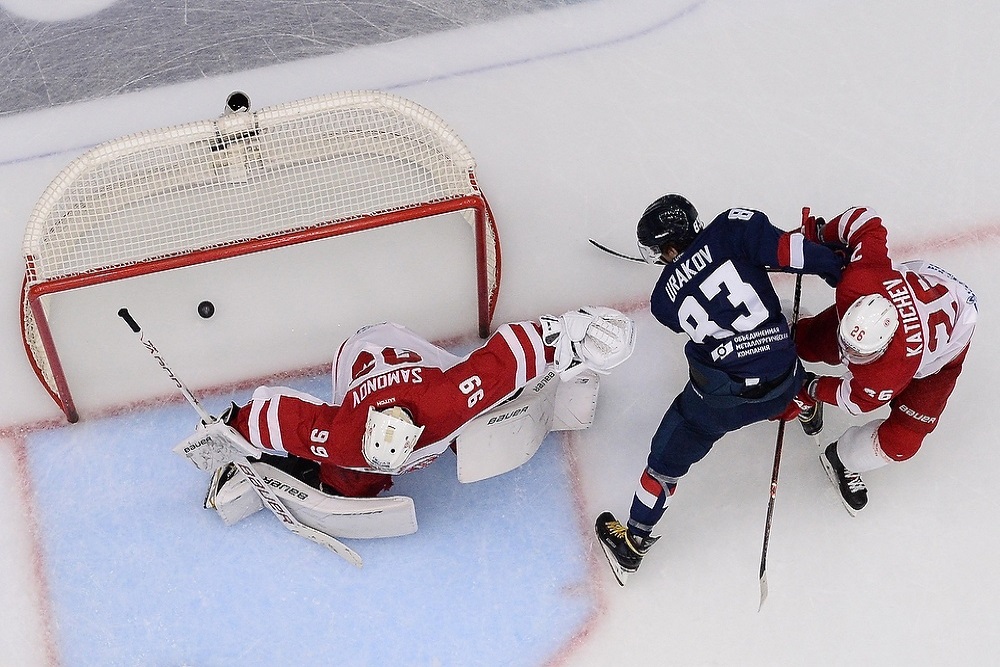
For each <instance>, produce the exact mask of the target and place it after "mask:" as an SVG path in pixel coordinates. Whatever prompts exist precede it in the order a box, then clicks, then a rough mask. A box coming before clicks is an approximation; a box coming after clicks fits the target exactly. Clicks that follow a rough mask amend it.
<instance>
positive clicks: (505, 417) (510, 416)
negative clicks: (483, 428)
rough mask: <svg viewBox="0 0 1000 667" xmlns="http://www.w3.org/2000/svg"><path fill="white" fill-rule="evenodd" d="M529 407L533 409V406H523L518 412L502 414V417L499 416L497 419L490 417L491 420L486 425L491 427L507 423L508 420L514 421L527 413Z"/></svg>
mask: <svg viewBox="0 0 1000 667" xmlns="http://www.w3.org/2000/svg"><path fill="white" fill-rule="evenodd" d="M529 407H531V406H530V405H525V406H522V407H520V408H518V409H517V410H514V411H512V412H508V413H506V414H502V415H497V416H496V417H490V420H489V421H488V422H486V425H487V426H489V425H491V424H499V423H500V422H502V421H507V420H508V419H513V418H514V417H517V416H518V415H522V414H524V413H525V412H527V411H528V408H529Z"/></svg>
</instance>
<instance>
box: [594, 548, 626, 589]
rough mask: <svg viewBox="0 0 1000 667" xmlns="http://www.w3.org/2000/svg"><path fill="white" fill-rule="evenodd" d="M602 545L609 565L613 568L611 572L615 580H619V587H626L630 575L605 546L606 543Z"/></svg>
mask: <svg viewBox="0 0 1000 667" xmlns="http://www.w3.org/2000/svg"><path fill="white" fill-rule="evenodd" d="M600 544H601V550H602V551H604V557H605V558H607V559H608V565H610V566H611V571H612V572H613V573H614V575H615V579H617V580H618V585H619V586H624V585H625V582H626V581H628V575H629V574H630V573H629V572H627V571H626V570H624V569H622V566H621V565H619V563H618V559H617V558H615V555H614V553H613V552H612V551H611V549H610V548H609V547H607V546H605V544H604V542H601V543H600Z"/></svg>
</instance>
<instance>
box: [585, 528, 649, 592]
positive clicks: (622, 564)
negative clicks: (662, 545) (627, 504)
mask: <svg viewBox="0 0 1000 667" xmlns="http://www.w3.org/2000/svg"><path fill="white" fill-rule="evenodd" d="M594 530H595V531H596V532H597V539H598V540H599V541H600V543H601V548H602V549H603V550H604V555H605V556H607V558H608V564H609V565H610V566H611V571H612V572H614V574H615V579H617V580H618V584H619V585H620V586H624V585H625V582H626V581H628V575H630V574H632V573H633V572H635V571H636V570H638V569H639V564H640V563H642V558H643V556H645V555H646V553H647V552H648V551H649V548H650V547H651V546H653V544H654V543H655V542H656V541H657V540H658V539H660V538H659V537H647V538H645V539H641V540H639V539H638V538H636V537H635V536H633V535H630V534H629V532H628V529H627V528H626V527H625V526H623V525H622V524H621V523H619V521H618V520H617V519H615V516H614V515H613V514H612V513H611V512H604V513H602V514H601V516H599V517H597V524H596V525H595V526H594ZM637 540H638V541H637Z"/></svg>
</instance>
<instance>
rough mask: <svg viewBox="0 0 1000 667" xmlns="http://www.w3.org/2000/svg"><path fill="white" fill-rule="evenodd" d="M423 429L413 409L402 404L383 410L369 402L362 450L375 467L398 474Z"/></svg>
mask: <svg viewBox="0 0 1000 667" xmlns="http://www.w3.org/2000/svg"><path fill="white" fill-rule="evenodd" d="M423 431H424V427H423V426H417V425H415V424H414V423H413V418H412V417H410V413H408V412H407V411H406V410H404V409H403V408H401V407H399V406H393V407H391V408H389V409H388V410H382V411H379V410H376V409H375V408H373V407H370V406H369V408H368V422H367V423H366V424H365V435H364V437H363V438H362V441H361V452H362V453H363V454H364V456H365V460H366V461H368V465H370V466H371V467H372V468H375V469H376V470H379V471H381V472H385V473H389V474H396V473H398V472H399V470H400V468H402V466H403V463H404V462H406V459H407V458H408V457H409V456H410V454H411V453H412V452H413V448H414V447H415V446H416V444H417V439H418V438H419V437H420V434H421V433H423Z"/></svg>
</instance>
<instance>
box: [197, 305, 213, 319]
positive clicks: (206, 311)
mask: <svg viewBox="0 0 1000 667" xmlns="http://www.w3.org/2000/svg"><path fill="white" fill-rule="evenodd" d="M198 314H199V315H201V316H202V317H204V318H205V319H206V320H207V319H208V318H210V317H211V316H212V315H215V304H214V303H212V302H211V301H202V302H201V303H199V304H198Z"/></svg>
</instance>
